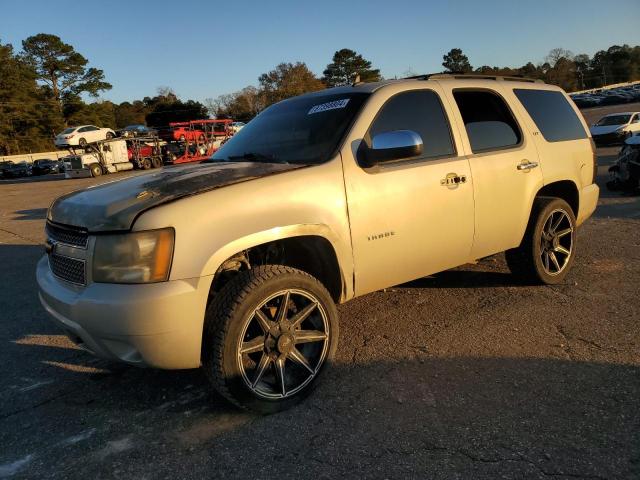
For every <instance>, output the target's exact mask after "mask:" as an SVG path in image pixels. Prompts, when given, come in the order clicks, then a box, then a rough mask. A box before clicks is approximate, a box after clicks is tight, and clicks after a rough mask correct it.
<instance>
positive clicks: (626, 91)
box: [569, 84, 640, 108]
mask: <svg viewBox="0 0 640 480" xmlns="http://www.w3.org/2000/svg"><path fill="white" fill-rule="evenodd" d="M569 96H570V97H571V99H572V100H573V102H574V103H575V104H576V105H577V106H578V108H589V107H598V106H605V105H619V104H623V103H633V102H640V84H635V85H631V86H628V87H618V88H611V89H608V90H600V91H599V92H595V93H577V94H571V95H569Z"/></svg>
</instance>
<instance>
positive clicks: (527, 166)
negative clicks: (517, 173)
mask: <svg viewBox="0 0 640 480" xmlns="http://www.w3.org/2000/svg"><path fill="white" fill-rule="evenodd" d="M537 166H538V163H537V162H530V161H529V160H524V161H523V162H522V163H519V164H518V166H517V167H516V168H517V169H518V170H531V169H532V168H536V167H537Z"/></svg>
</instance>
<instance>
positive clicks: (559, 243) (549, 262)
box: [540, 209, 573, 276]
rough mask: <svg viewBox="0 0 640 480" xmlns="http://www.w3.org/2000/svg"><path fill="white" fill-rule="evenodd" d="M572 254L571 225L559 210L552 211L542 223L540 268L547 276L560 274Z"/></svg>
mask: <svg viewBox="0 0 640 480" xmlns="http://www.w3.org/2000/svg"><path fill="white" fill-rule="evenodd" d="M572 252H573V223H572V221H571V218H570V217H569V215H568V214H567V212H565V211H564V210H561V209H556V210H553V211H552V212H551V213H550V214H549V216H548V217H547V219H546V220H545V222H544V225H543V227H542V235H541V238H540V258H541V260H542V268H544V271H545V272H546V273H547V274H548V275H552V276H555V275H558V274H560V273H561V272H562V271H563V270H564V269H565V267H566V266H567V265H568V263H569V259H570V258H571V255H572Z"/></svg>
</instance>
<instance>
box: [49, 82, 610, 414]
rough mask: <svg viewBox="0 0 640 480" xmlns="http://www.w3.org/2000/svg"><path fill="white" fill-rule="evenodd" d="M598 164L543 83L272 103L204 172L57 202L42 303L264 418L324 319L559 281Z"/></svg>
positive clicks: (441, 86) (289, 394)
mask: <svg viewBox="0 0 640 480" xmlns="http://www.w3.org/2000/svg"><path fill="white" fill-rule="evenodd" d="M595 159H596V157H595V150H594V146H593V143H592V141H591V138H590V136H589V130H588V128H587V125H586V124H585V122H584V120H583V119H582V117H581V115H580V114H579V112H578V111H577V110H576V107H575V106H574V104H573V103H572V102H571V101H569V99H568V97H567V95H566V94H565V93H564V92H563V91H562V90H561V89H559V88H557V87H554V86H550V85H546V84H544V83H541V82H539V81H533V80H527V79H521V78H504V77H479V76H468V75H431V76H423V77H417V78H413V79H404V80H394V81H384V82H379V83H367V84H353V85H350V86H344V87H338V88H333V89H329V90H324V91H320V92H315V93H310V94H307V95H303V96H299V97H295V98H291V99H288V100H285V101H282V102H280V103H278V104H275V105H273V106H271V107H269V108H267V109H266V110H264V111H263V112H262V113H261V114H260V115H258V116H257V117H256V118H255V119H254V120H253V121H252V122H251V123H249V124H247V125H246V126H245V127H244V128H243V129H242V130H241V131H239V132H238V133H237V134H236V135H235V136H233V138H231V139H230V140H229V142H227V143H226V144H225V145H224V146H223V147H222V148H221V149H220V150H218V151H217V152H216V153H215V154H214V155H213V156H212V157H211V158H210V159H209V160H207V161H205V162H203V163H201V164H197V165H188V166H176V167H169V168H167V169H165V170H163V171H162V172H157V173H149V174H145V175H140V176H136V177H131V178H127V179H124V180H121V181H117V182H112V183H109V184H104V185H99V186H95V187H91V188H88V189H86V190H83V191H78V192H74V193H71V194H68V195H65V196H63V197H60V198H58V199H57V200H55V201H54V202H53V204H52V205H51V207H50V208H49V211H48V217H47V224H46V232H47V236H48V241H47V244H46V251H47V254H46V255H45V256H44V257H43V258H42V259H41V261H40V262H39V264H38V267H37V278H38V284H39V295H40V300H41V302H42V304H43V306H44V308H45V309H46V310H47V311H48V312H49V313H50V314H51V316H52V317H53V319H54V320H55V321H56V322H57V323H58V324H59V325H60V326H61V327H62V328H63V329H64V331H66V333H67V334H68V336H69V337H70V338H71V339H72V340H73V341H75V342H76V343H77V344H79V345H81V346H83V347H84V348H86V349H87V350H88V351H90V352H92V353H93V354H95V355H97V356H100V357H103V358H107V359H112V360H116V361H121V362H126V363H129V364H132V365H140V366H149V367H156V368H163V369H187V368H198V367H201V368H202V369H203V370H204V372H205V373H206V375H207V377H208V378H209V379H210V381H211V383H212V384H213V386H214V387H215V388H216V389H217V390H218V391H219V392H220V393H221V394H222V395H224V396H225V397H226V398H228V399H229V400H231V401H232V402H234V403H235V404H237V405H239V406H242V407H245V408H250V409H253V410H256V411H260V412H274V411H279V410H283V409H286V408H288V407H290V406H291V405H293V404H295V403H297V402H299V401H300V400H301V399H302V398H304V397H305V396H306V395H307V394H308V393H309V392H310V391H311V390H312V388H313V386H314V385H315V384H317V382H318V379H319V378H320V376H321V375H322V374H323V373H324V372H326V371H327V368H326V367H327V365H328V364H329V363H330V361H331V359H332V356H333V355H334V352H335V350H336V344H337V340H338V314H337V311H336V304H338V303H342V302H346V301H348V300H350V299H352V298H354V297H357V296H361V295H365V294H367V293H369V292H373V291H375V290H379V289H382V288H385V287H389V286H392V285H396V284H400V283H403V282H407V281H409V280H412V279H416V278H419V277H424V276H426V275H430V274H433V273H436V272H440V271H443V270H446V269H449V268H453V267H456V266H459V265H462V264H465V263H468V262H473V261H474V260H476V259H479V258H482V257H486V256H489V255H493V254H496V253H498V252H506V259H507V263H508V266H509V268H510V269H511V271H512V272H513V274H514V275H515V276H517V277H520V278H521V279H524V280H525V281H527V282H532V283H539V284H557V283H559V282H562V281H563V280H564V278H565V276H566V275H567V273H568V271H569V269H570V267H571V264H572V263H573V261H574V259H575V255H576V228H577V227H579V226H580V224H582V223H583V222H584V221H585V220H586V219H587V218H588V217H589V216H590V215H591V214H592V213H593V211H594V209H595V207H596V203H597V200H598V193H599V191H598V187H597V186H596V184H595V176H596V161H595Z"/></svg>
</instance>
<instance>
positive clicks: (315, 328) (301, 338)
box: [202, 265, 338, 413]
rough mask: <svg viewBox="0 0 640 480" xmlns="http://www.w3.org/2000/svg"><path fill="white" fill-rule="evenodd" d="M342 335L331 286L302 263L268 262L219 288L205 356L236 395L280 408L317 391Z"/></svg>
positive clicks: (210, 373)
mask: <svg viewBox="0 0 640 480" xmlns="http://www.w3.org/2000/svg"><path fill="white" fill-rule="evenodd" d="M337 340H338V313H337V310H336V307H335V304H334V302H333V300H332V298H331V296H330V295H329V292H327V290H326V288H325V287H324V286H323V285H322V284H321V283H320V282H319V281H318V280H316V279H315V278H313V277H312V276H310V275H308V274H307V273H304V272H302V271H300V270H296V269H294V268H290V267H285V266H281V265H263V266H259V267H256V268H253V269H251V270H248V271H245V272H241V273H239V274H238V275H237V276H236V277H235V278H234V279H233V280H231V281H230V282H229V283H228V284H227V285H225V286H224V287H223V289H222V290H221V291H220V292H218V293H216V294H215V297H214V300H213V301H212V302H211V304H210V305H209V308H208V309H207V313H206V319H205V330H204V336H203V362H202V363H203V368H204V371H205V374H206V375H207V377H208V378H209V380H210V381H211V383H212V384H213V386H214V388H215V389H216V390H217V391H218V392H219V393H221V394H222V395H223V396H224V397H226V398H227V399H228V400H230V401H231V402H233V403H235V404H236V405H238V406H240V407H243V408H248V409H251V410H255V411H257V412H260V413H274V412H278V411H281V410H285V409H287V408H290V407H292V406H293V405H295V404H297V403H299V402H300V401H301V400H302V399H304V398H305V397H306V396H307V395H308V394H309V393H310V392H311V391H312V389H313V387H314V386H315V385H316V384H317V382H318V379H319V377H320V375H321V374H322V373H323V371H324V370H326V366H327V364H328V363H329V362H330V361H331V359H332V357H333V354H334V352H335V350H336V347H337Z"/></svg>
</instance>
